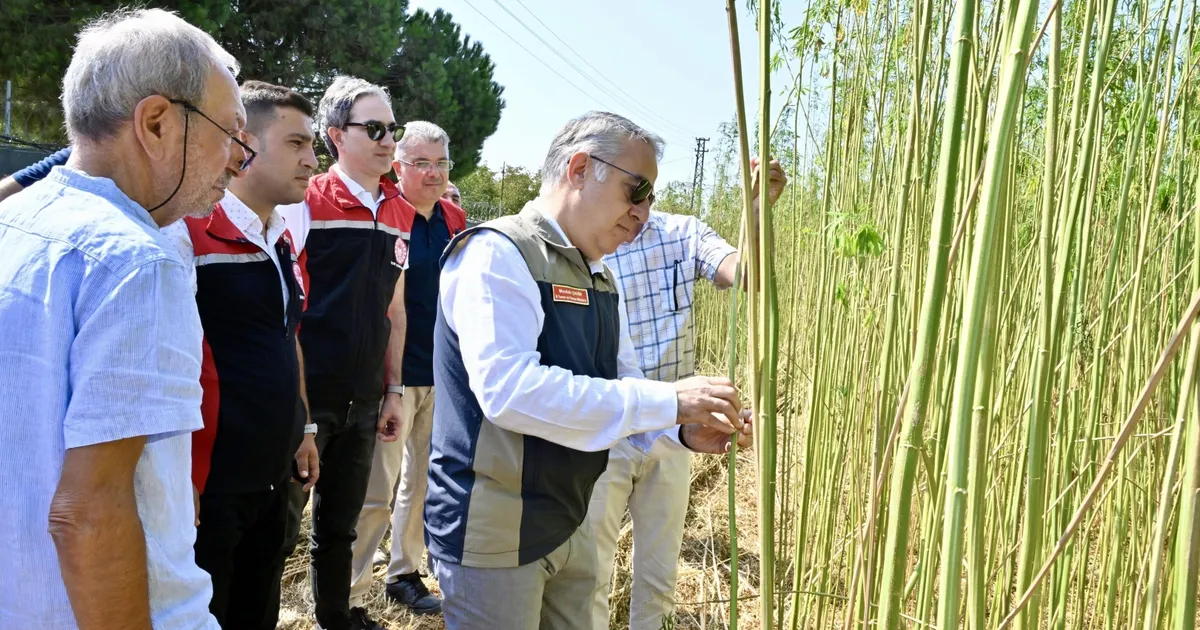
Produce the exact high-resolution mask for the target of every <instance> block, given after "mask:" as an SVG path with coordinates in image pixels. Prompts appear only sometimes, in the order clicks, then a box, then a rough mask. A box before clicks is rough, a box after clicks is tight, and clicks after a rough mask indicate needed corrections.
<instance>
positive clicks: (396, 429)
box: [375, 393, 404, 442]
mask: <svg viewBox="0 0 1200 630" xmlns="http://www.w3.org/2000/svg"><path fill="white" fill-rule="evenodd" d="M403 407H404V399H403V398H402V397H401V396H400V394H391V393H389V394H387V395H385V396H384V397H383V409H380V410H379V424H378V425H376V427H375V430H376V431H377V432H378V433H379V441H381V442H395V441H396V440H397V439H399V438H400V423H401V421H402V419H403V416H402V410H403Z"/></svg>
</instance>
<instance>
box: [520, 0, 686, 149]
mask: <svg viewBox="0 0 1200 630" xmlns="http://www.w3.org/2000/svg"><path fill="white" fill-rule="evenodd" d="M516 2H517V4H519V5H521V8H522V9H525V12H526V13H528V14H529V15H531V16H533V19H535V20H537V22H538V24H541V25H542V27H543V28H545V29H546V31H548V32H549V33H550V34H551V35H553V36H554V39H557V40H558V41H559V42H561V43H562V45H563V46H566V47H567V50H569V51H571V52H572V53H574V54H575V56H576V57H578V58H579V60H580V61H582V62H583V63H584V64H585V65H587V67H589V68H591V69H592V70H594V71H595V72H596V74H597V75H599V76H600V78H602V79H604V80H605V81H608V83H609V84H610V85H612V86H613V87H614V88H616V90H617V91H618V92H620V93H621V94H624V95H625V96H626V97H627V98H629V100H630V101H632V102H633V103H635V104H637V105H639V106H640V107H641V108H642V109H644V110H645V111H646V112H648V113H649V114H650V115H651V117H653V118H656V119H658V120H659V123H658V124H661V125H663V126H664V127H672V128H674V129H675V130H676V131H677V132H679V133H683V134H685V135H693V134H692V132H691V131H690V130H688V129H685V128H683V127H680V126H679V125H676V124H675V123H673V122H671V121H670V120H668V119H666V118H664V117H662V116H659V115H658V114H656V113H654V110H652V109H651V108H649V107H647V106H646V105H645V104H644V103H642V102H641V101H639V100H637V98H635V97H634V96H633V95H631V94H630V93H629V92H626V91H625V90H623V89H621V86H620V85H617V83H616V82H615V81H613V80H612V79H610V78H608V77H607V76H605V74H604V73H603V72H601V71H600V69H599V68H597V67H596V66H594V65H592V63H591V62H589V61H588V60H587V58H586V57H584V56H583V55H581V54H579V51H578V50H575V49H574V48H572V47H571V45H570V44H568V43H567V42H566V41H565V40H563V38H561V37H559V36H558V33H556V32H555V31H554V29H552V28H550V26H549V25H548V24H546V23H545V22H543V21H542V18H540V17H538V15H537V14H536V13H534V12H533V11H532V10H530V9H529V7H527V6H525V3H524V2H522V1H521V0H516ZM498 3H499V0H497V4H498ZM501 8H503V6H502V7H501ZM510 15H511V13H510ZM513 17H514V19H515V18H516V16H513ZM518 21H520V20H518ZM526 29H528V27H526ZM543 43H545V42H544V41H543ZM546 46H547V47H548V48H549V47H550V45H549V44H547V45H546ZM551 50H552V51H554V49H553V48H551ZM554 52H555V54H558V56H559V58H563V56H562V55H561V54H559V53H558V51H554ZM564 61H565V59H564ZM568 63H570V62H568ZM576 69H578V68H576Z"/></svg>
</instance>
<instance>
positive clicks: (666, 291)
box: [659, 259, 696, 313]
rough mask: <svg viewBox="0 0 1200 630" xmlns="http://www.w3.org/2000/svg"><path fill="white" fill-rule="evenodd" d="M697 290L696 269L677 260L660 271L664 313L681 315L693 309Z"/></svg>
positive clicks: (661, 301)
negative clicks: (680, 313)
mask: <svg viewBox="0 0 1200 630" xmlns="http://www.w3.org/2000/svg"><path fill="white" fill-rule="evenodd" d="M695 288H696V267H695V265H690V264H688V263H687V262H686V261H683V260H679V259H675V260H670V261H667V264H666V265H664V266H663V267H662V269H660V270H659V296H660V300H659V303H660V305H661V308H662V310H663V312H666V313H679V312H683V311H686V310H687V309H690V308H691V307H692V300H693V297H694V293H695Z"/></svg>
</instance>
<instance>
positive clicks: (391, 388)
mask: <svg viewBox="0 0 1200 630" xmlns="http://www.w3.org/2000/svg"><path fill="white" fill-rule="evenodd" d="M387 393H389V394H400V396H401V397H403V396H404V386H403V385H388V386H387Z"/></svg>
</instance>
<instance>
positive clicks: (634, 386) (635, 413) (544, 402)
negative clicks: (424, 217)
mask: <svg viewBox="0 0 1200 630" xmlns="http://www.w3.org/2000/svg"><path fill="white" fill-rule="evenodd" d="M468 245H469V246H465V247H462V248H460V249H459V250H458V251H457V252H454V253H452V254H451V255H450V257H449V259H448V260H447V262H446V265H445V268H444V269H443V271H442V275H441V291H440V300H441V304H442V309H443V312H445V313H446V317H447V320H448V323H449V324H450V327H451V329H453V330H454V331H455V332H456V333H459V348H460V350H461V352H462V360H463V366H464V368H465V369H466V372H467V376H468V379H469V382H470V387H471V391H472V392H473V393H474V394H475V397H476V400H477V401H478V402H479V406H480V408H481V409H482V411H483V413H484V415H485V416H486V417H487V418H488V420H490V421H492V422H493V423H495V424H496V425H497V426H500V427H502V428H505V429H508V430H510V431H514V432H517V433H521V434H524V435H532V436H536V437H540V438H542V439H545V440H548V441H551V442H554V443H556V444H561V445H563V446H567V447H570V448H574V449H576V450H581V451H599V450H603V449H606V448H609V447H611V446H612V445H613V444H616V443H617V441H619V440H620V439H621V438H624V437H626V436H628V435H633V434H636V433H644V432H647V431H656V430H662V429H667V428H669V427H673V426H674V425H675V418H676V398H675V389H674V387H673V386H672V385H671V384H669V383H661V382H657V381H648V380H645V379H642V378H640V372H638V373H637V376H635V375H634V374H633V373H631V372H629V371H628V370H622V372H623V376H625V377H624V378H620V379H619V380H607V379H602V378H592V377H587V376H581V375H576V374H573V373H572V372H570V371H568V370H565V369H563V368H560V367H555V366H547V365H542V364H541V363H540V359H541V355H540V353H538V351H537V341H538V335H539V334H540V331H541V328H542V323H543V320H544V316H545V315H544V312H543V311H542V307H541V297H540V294H539V291H538V288H537V284H536V282H535V281H534V280H533V277H532V276H531V275H530V274H529V270H528V268H527V267H526V266H525V262H524V260H523V259H522V258H521V254H520V252H519V251H518V250H517V248H516V246H515V245H514V244H513V243H512V242H511V241H509V240H508V239H507V238H506V237H504V236H503V235H500V234H499V233H496V232H491V231H484V232H481V233H478V234H475V235H473V236H472V237H471V238H470V241H469V243H468ZM460 331H462V332H460ZM623 336H625V337H627V336H628V333H625V334H624V335H623ZM623 341H625V342H626V343H627V340H623ZM623 349H624V348H623ZM626 352H628V351H627V350H626ZM623 354H625V353H623ZM622 363H624V364H625V366H623V367H627V365H628V364H627V363H626V362H625V361H622ZM635 369H636V367H635Z"/></svg>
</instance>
